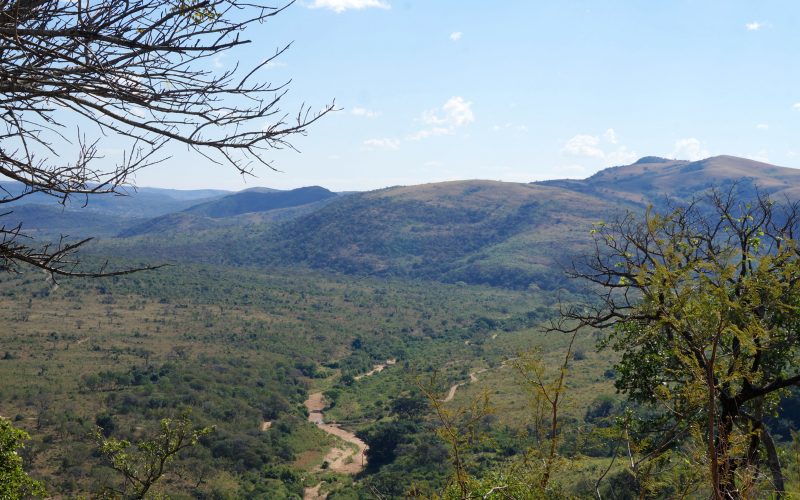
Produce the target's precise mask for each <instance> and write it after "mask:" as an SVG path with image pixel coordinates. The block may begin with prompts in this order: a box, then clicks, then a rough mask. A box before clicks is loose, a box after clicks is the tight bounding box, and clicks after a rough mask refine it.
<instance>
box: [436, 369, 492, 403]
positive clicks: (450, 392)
mask: <svg viewBox="0 0 800 500" xmlns="http://www.w3.org/2000/svg"><path fill="white" fill-rule="evenodd" d="M486 370H487V368H481V369H480V370H475V371H474V372H470V374H469V381H466V380H465V381H464V382H459V383H457V384H453V385H451V386H450V390H448V391H447V396H445V397H444V399H440V400H439V401H441V402H442V403H449V402H450V401H452V400H453V398H454V397H456V391H457V390H458V388H459V387H461V386H462V385H466V384H467V383H468V382H472V383H473V384H474V383H475V382H477V381H478V375H479V374H481V373H483V372H485V371H486Z"/></svg>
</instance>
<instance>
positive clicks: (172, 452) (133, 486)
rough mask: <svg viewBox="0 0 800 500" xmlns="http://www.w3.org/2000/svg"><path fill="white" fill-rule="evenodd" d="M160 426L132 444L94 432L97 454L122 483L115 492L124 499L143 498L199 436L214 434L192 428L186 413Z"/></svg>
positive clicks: (206, 428)
mask: <svg viewBox="0 0 800 500" xmlns="http://www.w3.org/2000/svg"><path fill="white" fill-rule="evenodd" d="M160 424H161V432H160V433H159V434H158V436H156V437H154V438H153V439H148V440H144V441H141V442H139V443H137V444H135V445H133V444H132V443H131V442H130V441H127V440H119V439H116V438H113V437H109V438H106V437H105V436H104V435H103V433H102V430H100V429H98V431H97V439H98V443H99V445H100V452H101V453H102V454H103V455H104V456H105V457H106V458H107V459H108V460H109V462H110V463H111V468H113V469H114V470H116V471H117V472H119V473H120V474H121V475H122V476H123V478H124V480H125V487H124V488H123V489H122V490H118V491H116V493H121V494H124V495H125V497H126V498H136V499H143V498H145V497H146V495H147V494H148V492H149V491H150V490H151V489H152V488H153V485H155V483H156V482H157V481H158V480H159V479H161V477H162V476H163V475H164V473H165V472H167V468H168V466H169V464H170V463H171V462H172V461H174V460H175V457H177V455H178V454H179V453H180V452H181V451H182V450H184V449H186V448H189V447H191V446H194V445H196V444H197V442H198V440H199V439H200V438H201V437H202V436H205V435H208V434H210V433H212V432H213V431H214V428H213V427H203V428H194V426H193V424H192V421H191V419H190V418H189V414H188V412H186V413H183V414H181V415H180V416H179V417H178V418H177V419H171V418H165V419H162V420H161V423H160Z"/></svg>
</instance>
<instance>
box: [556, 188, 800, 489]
mask: <svg viewBox="0 0 800 500" xmlns="http://www.w3.org/2000/svg"><path fill="white" fill-rule="evenodd" d="M799 227H800V217H799V213H798V204H797V203H776V202H775V201H774V200H771V199H770V198H769V197H768V196H765V195H763V194H758V195H756V196H755V198H753V199H752V200H745V199H743V198H742V197H740V196H738V194H737V191H736V189H735V188H734V189H731V190H729V191H727V192H724V193H723V192H716V193H714V194H713V195H711V196H710V197H709V198H708V199H699V200H696V201H694V202H691V203H689V204H687V205H686V206H679V207H672V208H671V209H670V210H668V211H666V212H665V213H664V214H660V213H657V212H655V211H654V210H652V209H650V210H648V211H647V213H646V215H645V217H644V219H643V220H641V219H639V218H638V217H636V216H634V215H632V214H628V215H627V216H625V217H623V218H621V219H619V220H617V221H615V222H611V223H598V224H596V225H595V227H594V229H593V230H592V233H593V236H594V242H595V247H594V248H595V251H594V253H593V254H592V255H591V256H590V257H589V258H587V259H585V260H584V261H582V262H578V263H576V264H575V266H574V267H573V269H572V271H571V273H570V274H571V275H572V276H574V277H578V278H581V279H584V280H588V281H590V282H592V283H594V284H595V285H597V287H598V293H599V295H598V302H597V303H596V304H594V305H591V306H585V307H581V308H574V309H572V310H570V311H568V312H567V313H566V318H568V319H571V320H577V325H578V327H583V326H590V327H596V328H604V329H608V330H607V331H608V332H609V333H608V335H607V337H606V338H605V341H604V345H607V346H611V347H612V348H613V349H614V350H616V351H618V352H619V353H620V354H621V359H620V361H619V363H618V366H617V367H616V368H617V372H618V378H617V381H616V386H617V388H618V389H619V390H620V391H622V392H624V393H626V394H627V395H628V397H629V398H630V399H632V400H635V401H637V402H640V403H645V404H648V405H651V406H652V407H653V408H654V410H655V415H656V416H655V418H653V419H652V420H651V421H650V424H649V425H650V427H649V428H650V430H651V431H652V435H651V438H650V439H649V441H648V443H649V444H648V445H647V447H646V448H647V449H646V453H645V456H646V457H655V456H658V455H660V454H661V453H663V452H665V451H667V450H670V449H676V448H678V447H679V446H680V445H681V443H683V442H685V441H686V440H687V439H689V438H690V437H691V436H693V435H694V436H701V440H702V441H703V442H704V446H705V450H706V451H705V458H704V459H705V461H706V465H707V471H708V480H709V482H708V484H710V485H711V488H710V489H711V490H712V492H713V496H714V498H719V499H722V498H724V499H729V498H740V497H741V496H742V495H743V494H744V492H746V491H747V488H749V487H754V486H755V485H756V484H763V483H765V482H766V483H767V484H768V485H769V486H768V488H769V489H771V490H773V491H776V492H777V494H778V495H779V496H780V495H781V494H782V492H783V490H784V479H783V475H782V470H781V465H780V461H779V457H778V454H777V452H776V449H775V445H774V443H773V440H772V437H771V435H770V432H769V429H768V428H767V426H766V425H765V418H766V417H768V416H770V415H772V414H774V413H775V412H776V411H777V408H778V404H779V401H780V397H781V395H783V394H785V393H786V391H787V390H788V388H789V387H791V386H793V385H797V384H798V383H800V371H798V370H797V368H796V366H797V362H798V361H800V359H799V356H798V355H799V354H800V335H799V333H800V332H798V326H800V325H798V321H799V320H800V316H799V315H798V306H800V258H798V257H799V256H800V249H798V243H797V241H796V238H797V235H798V228H799ZM574 324H575V323H573V324H572V325H574ZM563 326H564V325H562V327H563ZM572 328H574V326H570V327H568V328H564V329H568V330H569V329H572ZM651 417H652V414H651ZM765 470H767V471H769V473H768V475H767V476H765V474H764V471H765Z"/></svg>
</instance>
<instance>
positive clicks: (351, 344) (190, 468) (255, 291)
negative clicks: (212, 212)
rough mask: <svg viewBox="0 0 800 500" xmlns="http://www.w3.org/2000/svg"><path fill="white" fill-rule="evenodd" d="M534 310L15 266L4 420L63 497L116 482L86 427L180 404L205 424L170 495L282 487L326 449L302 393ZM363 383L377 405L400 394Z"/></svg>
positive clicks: (3, 317)
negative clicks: (61, 274) (49, 276)
mask: <svg viewBox="0 0 800 500" xmlns="http://www.w3.org/2000/svg"><path fill="white" fill-rule="evenodd" d="M535 306H536V301H535V300H533V299H532V298H531V297H530V296H527V295H524V294H519V293H516V292H509V291H503V290H496V289H489V288H477V287H464V286H455V285H453V286H450V285H439V284H434V283H414V282H404V281H399V280H398V281H391V280H389V281H373V280H368V279H366V280H365V279H353V278H346V277H342V276H338V275H323V274H320V273H309V274H302V273H295V272H291V273H290V272H285V271H283V272H280V271H274V272H269V273H266V272H264V271H253V270H249V269H225V268H209V267H201V266H198V267H191V266H190V267H182V268H167V269H164V270H160V271H157V272H152V273H142V274H136V275H132V276H129V277H125V278H116V279H103V280H93V281H82V280H76V281H64V282H62V283H60V285H59V286H58V287H53V286H52V285H50V284H48V283H46V282H45V281H44V280H43V278H42V277H41V275H40V274H38V273H33V274H30V275H21V276H18V277H16V278H14V279H11V280H7V281H5V282H4V283H3V284H2V285H0V358H2V359H0V379H2V380H3V381H4V383H3V384H2V386H0V401H2V403H0V415H3V416H6V417H9V418H12V419H13V420H15V421H16V422H17V425H19V426H21V427H23V428H25V429H26V430H28V431H29V432H30V433H31V435H32V436H33V437H34V439H33V441H32V443H30V444H29V446H28V448H27V449H26V452H25V453H26V458H27V459H28V460H29V461H30V463H31V464H32V472H33V474H34V475H35V476H37V477H41V478H43V479H45V481H46V482H47V483H48V485H49V486H50V488H51V490H52V491H54V492H61V493H63V494H65V495H66V496H73V495H75V494H77V493H79V492H91V491H96V490H97V489H98V488H100V487H101V486H102V485H104V484H109V483H113V475H112V473H111V471H110V470H109V469H108V468H106V467H104V466H103V465H102V463H101V460H100V459H99V458H98V457H97V456H96V454H95V452H94V450H95V445H94V438H93V437H92V432H93V431H94V430H95V428H96V426H97V425H100V426H101V427H102V428H103V429H104V430H105V431H106V432H107V433H108V434H110V435H114V436H117V437H121V438H131V439H136V438H138V437H140V436H143V435H146V434H147V433H148V432H150V431H151V430H152V429H153V427H154V426H155V425H156V424H157V421H158V419H159V418H162V417H164V416H167V415H174V414H175V413H177V412H178V411H180V410H181V409H183V408H186V407H191V408H192V409H193V418H194V420H195V421H196V422H197V423H198V425H215V426H216V427H217V431H216V432H215V433H214V434H213V435H212V436H210V437H208V438H204V441H203V443H202V446H200V447H197V448H196V449H195V450H192V453H191V456H190V457H189V458H188V459H186V460H185V461H184V462H185V463H184V464H183V465H182V467H183V470H184V472H183V473H182V474H181V475H180V476H179V475H173V476H171V477H170V478H168V480H167V481H165V482H164V486H165V488H166V491H172V492H173V493H174V492H175V491H178V490H180V489H186V488H187V487H190V486H191V487H192V488H197V489H199V490H202V491H206V492H207V493H208V494H209V495H210V494H211V493H213V492H214V491H222V490H225V489H229V488H230V487H231V485H232V484H235V485H236V488H237V489H236V491H240V493H241V494H242V495H245V494H253V495H258V494H259V492H264V491H271V492H280V491H283V493H281V494H286V495H289V494H292V492H295V493H296V492H298V491H301V488H302V486H303V484H304V482H305V481H307V479H306V478H305V474H304V473H303V471H304V470H313V469H315V468H318V467H319V466H320V465H321V463H322V458H323V457H324V455H325V453H326V452H327V450H328V448H330V446H331V445H332V444H333V441H332V438H330V437H328V436H325V435H324V434H323V433H321V432H320V431H319V430H318V429H316V428H315V427H314V426H313V425H311V424H309V423H308V422H307V421H306V419H305V413H304V409H303V407H302V402H303V400H304V399H305V397H306V395H307V393H308V390H309V388H311V387H313V388H321V389H324V388H326V387H329V386H331V385H332V384H333V383H334V382H335V381H337V380H339V379H340V378H341V374H342V373H345V374H351V375H355V374H358V373H362V372H366V371H368V370H369V369H370V368H371V367H372V365H373V363H374V362H375V361H376V360H381V359H383V360H385V359H389V358H396V359H398V365H396V366H393V367H391V368H390V369H387V370H386V371H385V375H389V376H393V374H395V373H398V372H399V370H398V368H399V367H400V366H401V365H404V364H408V363H409V362H411V363H412V364H416V363H417V361H415V360H414V359H415V358H416V357H417V356H418V355H419V354H420V353H425V352H430V353H431V356H432V357H430V358H424V361H423V362H424V363H427V364H429V365H430V366H431V367H433V366H435V365H437V364H440V361H441V360H442V359H446V358H448V357H450V356H451V355H453V354H454V353H458V356H459V357H460V359H464V360H465V361H467V360H469V357H470V355H471V354H470V349H472V348H471V347H470V346H466V345H465V344H464V339H462V336H464V335H466V334H465V333H464V332H466V331H468V330H469V329H470V328H474V325H475V324H476V322H479V320H480V318H485V317H490V318H495V319H496V320H498V321H499V320H501V319H503V318H510V317H514V316H515V315H516V316H519V315H521V314H524V313H525V311H529V310H531V309H533V308H534V307H535ZM492 321H494V320H492ZM431 346H433V348H431ZM380 375H381V376H380V377H378V376H373V377H368V378H365V379H363V380H362V381H359V383H371V381H372V380H375V381H379V382H380V383H382V382H381V381H383V380H384V377H383V375H384V374H380ZM454 376H455V375H454ZM405 388H407V380H406V379H402V380H401V381H400V383H399V385H398V386H397V390H399V391H402V390H404V389H405ZM364 394H365V395H366V397H370V398H372V403H371V405H372V406H373V407H374V406H375V404H376V401H379V402H380V404H383V403H385V404H388V403H389V401H391V399H392V398H393V397H394V396H395V395H396V394H397V393H396V392H393V389H392V388H389V387H387V388H385V391H383V394H382V396H380V397H377V398H375V397H373V396H374V392H372V391H364ZM353 415H354V416H359V415H360V412H356V411H354V412H353ZM264 422H271V425H270V426H269V429H267V430H264V431H262V430H261V429H262V426H263V423H264ZM278 484H280V485H281V486H280V487H278ZM171 488H172V489H171ZM209 492H211V493H209ZM275 494H276V495H278V493H275Z"/></svg>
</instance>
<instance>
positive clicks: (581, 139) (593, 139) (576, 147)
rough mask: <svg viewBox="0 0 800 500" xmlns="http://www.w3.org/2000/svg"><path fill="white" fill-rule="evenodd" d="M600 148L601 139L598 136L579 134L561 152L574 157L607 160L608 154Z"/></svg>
mask: <svg viewBox="0 0 800 500" xmlns="http://www.w3.org/2000/svg"><path fill="white" fill-rule="evenodd" d="M599 146H600V138H599V137H597V136H596V135H588V134H578V135H576V136H575V137H573V138H572V139H570V140H568V141H567V142H566V143H565V144H564V147H563V148H561V152H562V153H566V154H568V155H572V156H588V157H590V158H605V156H606V154H605V153H604V152H603V150H602V149H600V147H599Z"/></svg>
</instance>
